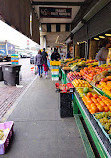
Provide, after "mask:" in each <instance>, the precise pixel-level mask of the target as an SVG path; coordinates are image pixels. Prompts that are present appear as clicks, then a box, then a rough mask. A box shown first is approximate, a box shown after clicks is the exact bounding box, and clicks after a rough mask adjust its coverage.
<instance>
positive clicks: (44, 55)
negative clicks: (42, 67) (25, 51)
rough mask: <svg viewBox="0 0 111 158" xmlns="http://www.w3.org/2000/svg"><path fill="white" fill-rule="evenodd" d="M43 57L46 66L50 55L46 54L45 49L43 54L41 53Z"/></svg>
mask: <svg viewBox="0 0 111 158" xmlns="http://www.w3.org/2000/svg"><path fill="white" fill-rule="evenodd" d="M41 55H42V56H43V60H44V64H46V63H47V57H48V54H47V53H46V52H45V48H43V52H42V53H41Z"/></svg>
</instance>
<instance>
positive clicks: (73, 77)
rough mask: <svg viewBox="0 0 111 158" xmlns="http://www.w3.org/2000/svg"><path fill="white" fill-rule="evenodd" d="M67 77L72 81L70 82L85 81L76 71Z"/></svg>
mask: <svg viewBox="0 0 111 158" xmlns="http://www.w3.org/2000/svg"><path fill="white" fill-rule="evenodd" d="M67 77H68V79H69V80H70V81H73V80H74V79H83V77H82V76H81V74H80V73H79V72H76V71H74V72H72V71H71V72H69V73H68V74H67Z"/></svg>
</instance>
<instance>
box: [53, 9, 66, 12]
mask: <svg viewBox="0 0 111 158" xmlns="http://www.w3.org/2000/svg"><path fill="white" fill-rule="evenodd" d="M55 11H56V12H59V13H62V12H66V9H55Z"/></svg>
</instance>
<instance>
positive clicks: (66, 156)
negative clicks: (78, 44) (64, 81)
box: [2, 76, 86, 158]
mask: <svg viewBox="0 0 111 158" xmlns="http://www.w3.org/2000/svg"><path fill="white" fill-rule="evenodd" d="M48 77H49V78H48V79H44V78H41V79H40V78H37V79H36V80H35V81H34V82H33V84H32V85H31V86H30V88H29V89H28V90H27V92H26V93H25V94H24V96H23V97H22V99H21V100H20V102H19V103H18V105H17V106H16V108H15V110H14V111H13V112H12V114H11V115H10V117H9V118H8V120H13V121H14V122H15V126H14V137H13V140H12V143H11V144H10V146H9V149H8V151H7V153H6V154H5V155H4V156H2V158H86V153H85V150H84V147H83V144H82V141H81V138H80V135H79V131H78V129H77V126H76V123H75V120H74V118H64V119H61V118H60V116H59V106H58V105H59V104H58V103H59V100H58V94H57V93H56V92H55V86H54V82H52V81H51V79H50V76H48Z"/></svg>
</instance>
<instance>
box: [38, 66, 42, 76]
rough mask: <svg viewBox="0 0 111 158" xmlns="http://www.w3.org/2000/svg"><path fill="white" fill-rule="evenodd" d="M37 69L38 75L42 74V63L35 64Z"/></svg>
mask: <svg viewBox="0 0 111 158" xmlns="http://www.w3.org/2000/svg"><path fill="white" fill-rule="evenodd" d="M37 66H38V69H39V76H40V75H41V74H42V65H37Z"/></svg>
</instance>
